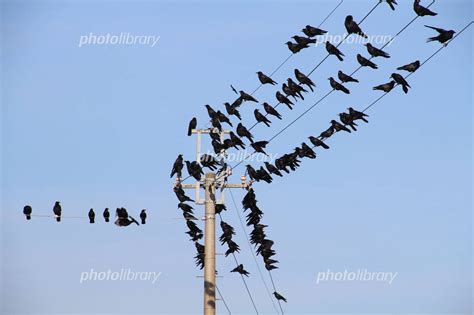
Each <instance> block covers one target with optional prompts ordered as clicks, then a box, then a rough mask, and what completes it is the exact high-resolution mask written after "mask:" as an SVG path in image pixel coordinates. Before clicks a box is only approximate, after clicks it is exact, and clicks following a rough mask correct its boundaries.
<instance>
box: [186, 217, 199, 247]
mask: <svg viewBox="0 0 474 315" xmlns="http://www.w3.org/2000/svg"><path fill="white" fill-rule="evenodd" d="M186 226H187V227H188V229H189V230H188V231H187V232H186V234H188V235H189V236H190V237H191V241H193V242H196V241H197V240H200V239H201V238H202V237H203V233H202V230H201V229H200V228H199V227H198V226H197V224H196V223H194V221H192V220H186Z"/></svg>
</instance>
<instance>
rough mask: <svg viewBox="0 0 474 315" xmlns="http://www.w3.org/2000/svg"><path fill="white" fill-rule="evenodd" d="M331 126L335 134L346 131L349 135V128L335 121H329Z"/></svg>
mask: <svg viewBox="0 0 474 315" xmlns="http://www.w3.org/2000/svg"><path fill="white" fill-rule="evenodd" d="M331 126H332V127H333V128H334V130H336V132H339V131H346V132H348V133H351V130H350V129H349V128H347V127H346V126H344V125H342V124H341V123H338V122H337V121H335V120H331Z"/></svg>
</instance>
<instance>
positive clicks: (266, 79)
mask: <svg viewBox="0 0 474 315" xmlns="http://www.w3.org/2000/svg"><path fill="white" fill-rule="evenodd" d="M257 75H258V80H259V81H260V83H262V84H271V85H275V84H277V83H276V82H275V81H273V79H272V78H270V77H269V76H267V75H265V74H264V73H263V72H262V71H258V72H257Z"/></svg>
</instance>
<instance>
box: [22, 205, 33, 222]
mask: <svg viewBox="0 0 474 315" xmlns="http://www.w3.org/2000/svg"><path fill="white" fill-rule="evenodd" d="M32 212H33V209H32V208H31V206H29V205H26V206H24V207H23V214H24V215H25V217H26V219H27V220H31V213H32Z"/></svg>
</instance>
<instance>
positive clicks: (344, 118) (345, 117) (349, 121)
mask: <svg viewBox="0 0 474 315" xmlns="http://www.w3.org/2000/svg"><path fill="white" fill-rule="evenodd" d="M339 120H340V121H341V122H342V123H343V124H344V125H346V126H349V127H351V129H352V130H353V131H357V128H356V127H357V124H356V123H355V122H354V119H353V118H352V116H351V115H350V114H348V113H339Z"/></svg>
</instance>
